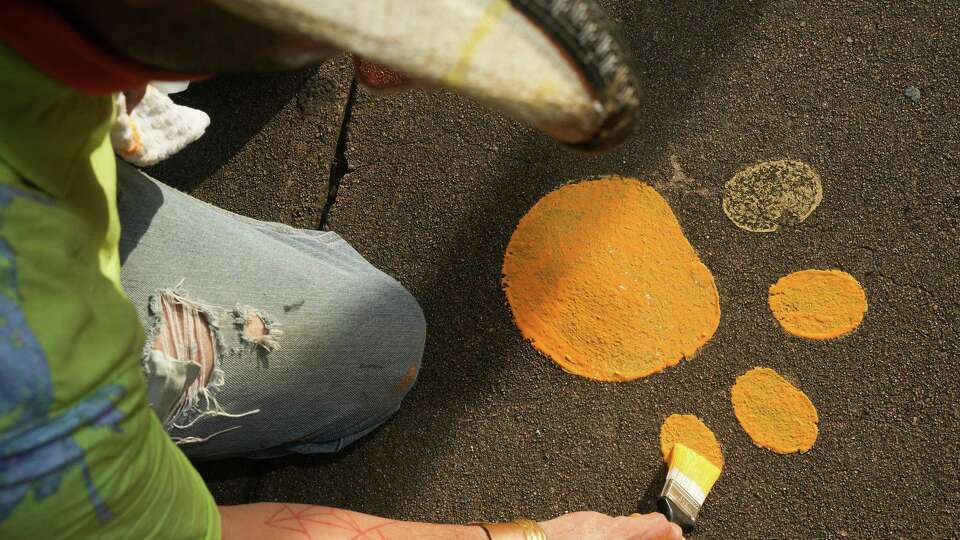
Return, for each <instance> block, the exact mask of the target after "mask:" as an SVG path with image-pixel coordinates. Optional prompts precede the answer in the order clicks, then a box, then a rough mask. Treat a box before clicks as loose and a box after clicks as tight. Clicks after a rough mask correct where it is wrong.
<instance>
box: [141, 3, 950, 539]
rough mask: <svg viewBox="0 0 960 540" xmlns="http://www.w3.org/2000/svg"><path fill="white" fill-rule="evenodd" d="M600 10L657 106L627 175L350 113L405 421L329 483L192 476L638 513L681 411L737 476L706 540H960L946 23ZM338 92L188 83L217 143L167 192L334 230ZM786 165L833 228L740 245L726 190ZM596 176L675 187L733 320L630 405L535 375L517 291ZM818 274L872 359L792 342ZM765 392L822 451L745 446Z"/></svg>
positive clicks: (334, 74)
mask: <svg viewBox="0 0 960 540" xmlns="http://www.w3.org/2000/svg"><path fill="white" fill-rule="evenodd" d="M604 4H605V5H606V6H607V7H608V9H609V10H610V12H611V13H612V14H613V15H614V16H615V18H616V19H617V20H618V21H619V22H620V24H621V25H622V26H623V28H624V33H625V36H626V39H627V40H628V41H629V43H630V44H631V45H632V47H633V50H634V51H635V52H636V58H637V65H638V68H639V70H640V73H641V81H642V84H643V90H644V105H643V111H642V121H641V125H640V126H639V129H638V131H637V133H636V135H635V137H634V138H632V139H631V140H629V141H628V142H627V143H626V144H624V145H623V146H622V147H619V148H617V149H615V150H614V151H612V152H609V153H606V154H602V155H584V154H580V153H576V152H573V151H569V150H566V149H563V148H562V147H560V146H558V145H556V144H554V143H553V142H551V141H550V140H549V139H548V138H546V137H545V136H543V135H541V134H539V133H537V132H536V131H534V130H532V129H530V128H528V127H525V126H522V125H520V124H518V123H516V122H514V121H512V120H509V119H506V118H504V117H502V116H501V115H499V114H497V113H494V112H490V111H487V110H485V109H483V108H482V107H480V106H478V105H475V104H473V103H471V102H468V101H466V100H464V99H461V98H459V97H457V96H453V95H451V94H449V93H446V92H420V91H418V92H408V93H403V94H399V95H391V96H374V95H370V94H368V93H367V92H365V91H363V90H361V91H360V92H358V94H357V96H356V100H355V102H354V104H353V108H352V117H351V119H350V122H349V123H348V124H349V137H348V138H347V140H346V143H347V144H346V146H345V147H344V148H342V149H341V150H342V152H340V154H339V158H340V163H341V165H342V164H343V160H344V159H345V160H346V161H345V163H346V164H347V168H346V169H345V170H346V174H344V175H343V178H342V183H341V186H340V191H339V196H338V199H337V203H336V205H335V206H334V207H333V211H332V214H331V220H330V226H331V229H332V230H334V231H337V232H338V233H340V234H341V235H343V236H344V237H345V238H347V239H348V240H349V241H350V242H351V243H352V244H353V245H354V246H355V247H356V248H357V249H358V250H359V251H360V253H361V254H363V255H364V256H365V257H366V258H368V259H369V260H370V261H371V262H373V263H374V264H375V265H377V266H378V267H380V268H382V269H383V270H384V271H386V272H388V273H389V274H391V275H393V276H395V277H397V279H399V280H400V281H401V282H402V283H403V284H404V285H405V286H407V287H408V288H409V289H410V290H411V291H412V293H413V294H414V295H415V296H416V297H417V298H418V299H419V301H420V303H421V305H422V307H423V309H424V312H425V314H426V318H427V321H428V335H427V344H426V353H425V357H424V367H423V369H422V371H421V373H420V378H419V382H418V383H417V385H416V386H415V388H414V390H413V391H412V393H411V394H410V396H409V397H408V399H407V401H406V402H405V404H404V407H403V408H402V410H401V411H400V413H399V414H398V415H397V416H396V417H395V418H394V419H393V420H391V421H390V422H389V423H388V424H387V425H386V426H384V427H383V428H382V429H380V430H378V431H377V432H375V433H374V434H373V435H371V436H370V437H369V438H367V439H366V440H364V441H362V442H361V443H359V444H357V445H356V446H355V447H353V448H351V449H349V450H347V451H345V452H343V453H342V454H339V455H337V456H334V457H295V458H285V459H278V460H271V461H246V460H231V461H225V462H219V463H206V464H201V465H200V470H201V472H202V473H203V474H204V476H205V478H206V479H207V481H208V483H209V484H210V486H211V489H212V490H213V492H214V495H215V496H216V497H217V499H218V500H219V501H220V502H222V503H239V502H248V501H291V502H303V503H315V504H326V505H337V506H344V507H347V508H350V509H353V510H358V511H365V512H371V513H376V514H381V515H386V516H389V517H392V518H399V519H413V520H429V521H435V520H436V521H445V522H466V521H476V520H498V519H511V518H514V517H517V516H528V517H532V518H539V519H543V518H548V517H552V516H555V515H557V514H559V513H562V512H569V511H574V510H587V509H589V510H596V511H600V512H606V513H612V514H627V513H631V512H634V511H636V510H637V509H638V508H640V509H645V510H648V509H649V505H650V501H651V498H652V495H653V494H654V493H655V492H656V490H658V489H659V487H660V486H659V483H660V481H661V480H660V479H661V478H662V474H663V467H662V465H661V461H660V454H659V448H658V441H657V434H658V431H659V426H660V423H661V421H662V420H663V418H664V417H666V416H667V415H669V414H672V413H686V414H696V415H698V416H699V417H701V418H702V419H703V420H704V421H705V422H706V424H707V425H708V426H710V427H711V428H712V429H713V430H714V432H715V433H716V434H717V437H718V439H719V440H720V443H721V444H722V446H723V451H724V454H725V458H726V467H725V469H724V471H723V475H722V476H721V478H720V480H719V482H718V484H717V486H716V487H715V488H714V491H713V492H712V493H711V494H710V496H709V497H708V499H707V502H706V505H705V507H704V509H703V512H702V514H701V518H700V528H699V529H698V530H697V532H696V533H695V535H694V536H693V537H694V538H703V539H708V538H710V539H753V538H756V539H761V538H762V539H771V538H785V539H795V538H796V539H801V538H802V539H812V538H864V539H880V538H911V539H912V538H958V537H960V467H958V464H960V361H958V354H960V346H958V341H960V340H958V336H957V332H958V327H960V301H958V295H957V292H956V291H957V290H958V287H960V272H958V270H960V254H958V249H960V13H958V8H957V6H956V3H954V2H950V1H929V2H889V3H888V2H884V3H880V2H870V3H865V2H839V1H825V0H817V1H805V2H800V1H782V2H773V1H763V0H756V1H745V0H744V1H732V2H724V3H716V2H700V1H693V0H689V1H657V2H628V1H608V2H604ZM881 4H882V5H881ZM350 78H351V67H350V65H349V62H347V61H346V60H345V59H343V58H340V59H337V60H336V61H333V62H331V63H328V64H327V65H324V66H321V67H320V68H317V69H310V70H303V71H300V72H296V73H293V74H285V75H263V74H262V75H255V76H231V77H223V78H219V79H214V80H211V81H208V82H205V83H200V84H195V85H194V86H193V87H192V88H191V89H190V90H189V91H188V92H187V93H186V94H184V95H182V96H181V97H180V98H178V101H180V102H181V103H185V104H188V105H192V106H197V107H199V108H201V109H203V110H205V111H207V112H209V113H210V115H211V117H212V121H213V123H212V125H211V128H210V130H209V132H208V134H207V135H206V136H205V137H204V139H202V140H200V141H198V142H197V143H195V144H194V145H193V146H191V147H190V148H188V149H187V150H185V151H184V152H183V153H182V154H180V155H178V156H176V157H174V158H173V159H171V160H169V161H167V162H165V163H164V164H162V165H160V166H158V167H154V168H153V169H151V171H150V172H151V173H152V174H154V175H156V176H158V177H159V178H161V179H163V180H165V181H167V182H169V183H171V184H173V185H175V186H177V187H179V188H181V189H184V190H186V191H189V192H191V193H193V194H194V195H196V196H198V197H200V198H202V199H204V200H207V201H209V202H212V203H215V204H218V205H221V206H224V207H226V208H228V209H230V210H233V211H236V212H240V213H243V214H246V215H250V216H253V217H256V218H260V219H270V220H276V221H283V222H286V223H289V224H291V225H295V226H299V227H316V226H318V225H319V216H320V211H321V208H322V206H323V202H324V200H325V198H326V186H327V182H328V179H329V177H330V169H331V163H332V162H334V161H335V158H337V157H338V154H337V152H336V143H337V139H338V134H339V133H340V130H341V119H342V115H343V111H344V104H345V102H346V96H347V89H348V88H349V85H350ZM780 158H789V159H797V160H801V161H804V162H806V163H808V164H810V165H811V166H813V167H814V168H815V169H816V170H817V172H818V173H819V174H820V176H821V179H822V182H823V201H822V203H821V204H820V206H819V208H818V209H817V210H816V211H815V212H814V213H813V214H812V215H811V216H810V217H809V218H808V219H807V220H806V221H804V222H803V223H801V224H798V225H795V226H790V227H786V228H782V229H781V230H780V231H778V232H776V233H772V234H756V233H749V232H746V231H744V230H741V229H739V228H737V227H736V226H735V225H734V224H733V223H731V222H730V221H729V220H728V219H727V217H726V216H725V215H724V213H723V211H722V209H721V195H722V189H723V185H724V183H725V182H726V181H727V180H729V179H730V178H731V177H732V176H733V175H734V174H735V173H736V172H737V171H739V170H741V169H743V168H744V167H747V166H749V165H752V164H754V163H756V162H758V161H761V160H769V159H780ZM343 170H344V169H342V168H341V172H342V171H343ZM598 174H620V175H624V176H633V177H636V178H639V179H642V180H644V181H647V182H649V183H651V184H653V185H655V186H656V187H658V189H659V190H660V192H661V193H662V194H663V195H664V196H665V197H666V199H667V200H668V201H669V203H670V204H671V206H672V207H673V209H674V211H675V213H676V215H677V217H678V219H679V221H680V223H681V225H682V226H683V228H684V231H685V232H686V235H687V237H688V238H689V240H690V241H691V243H692V244H693V245H694V246H695V248H696V249H697V250H698V252H699V253H700V256H701V258H702V260H703V261H704V263H705V264H706V265H707V266H708V267H709V268H710V269H711V270H712V271H713V274H714V277H715V279H716V283H717V287H718V289H719V292H720V299H721V322H720V327H719V329H718V331H717V333H716V335H715V336H714V337H713V339H712V340H711V342H710V343H709V344H708V345H707V346H706V347H705V348H704V349H703V350H702V351H701V352H700V354H699V355H698V356H697V357H696V358H695V359H693V360H691V361H689V362H683V363H681V364H680V365H679V366H677V367H673V368H670V369H668V370H666V371H664V372H662V373H660V374H657V375H654V376H652V377H649V378H646V379H642V380H640V381H636V382H632V383H598V382H594V381H589V380H585V379H580V378H577V377H574V376H572V375H569V374H567V373H564V372H562V371H561V370H560V369H559V368H557V367H556V366H554V365H553V364H552V363H551V362H550V361H549V360H547V359H546V358H544V357H542V356H540V355H539V354H537V353H536V352H535V351H534V349H533V348H532V347H531V346H530V345H529V344H527V343H525V342H524V341H523V340H522V338H521V336H520V334H519V332H518V331H517V329H516V328H515V326H514V324H513V322H512V320H511V317H510V310H509V307H508V306H507V305H506V300H505V298H504V295H503V292H502V290H501V287H500V283H499V280H500V269H501V264H502V258H503V253H504V249H505V248H506V245H507V242H508V241H509V239H510V234H511V233H512V231H513V229H514V227H515V225H516V223H517V221H518V220H519V219H520V217H521V216H522V215H523V214H524V213H525V212H526V211H527V210H528V209H529V208H530V207H531V206H532V205H533V204H534V203H535V202H536V201H537V200H538V199H539V198H540V197H542V196H543V195H544V194H546V193H548V192H550V191H551V190H553V189H555V188H556V187H557V186H559V185H561V184H562V183H564V182H567V181H570V180H575V179H578V178H584V177H589V176H595V175H598ZM805 268H839V269H842V270H844V271H846V272H849V273H850V274H852V275H853V276H855V277H856V278H857V279H858V280H859V281H860V282H861V283H862V284H863V286H864V287H865V289H866V292H867V296H868V301H869V311H868V313H867V316H866V319H865V320H864V323H863V325H862V326H861V327H860V328H859V330H858V331H856V332H855V333H853V334H852V335H849V336H847V337H845V338H842V339H840V340H837V341H827V342H816V341H807V340H803V339H799V338H795V337H791V336H789V335H787V334H786V333H784V332H783V331H782V330H781V329H780V328H779V326H778V325H777V323H776V321H775V320H774V319H773V317H772V316H771V315H770V312H769V310H768V308H767V305H766V293H767V288H768V287H769V286H770V285H771V284H772V283H773V282H775V281H776V280H777V279H778V278H779V277H781V276H783V275H785V274H787V273H790V272H793V271H796V270H800V269H805ZM754 366H767V367H771V368H774V369H776V370H777V371H778V372H780V373H781V374H783V375H784V376H785V377H787V378H788V379H790V380H791V381H793V382H794V383H795V384H796V385H797V386H798V387H799V388H801V389H802V390H803V391H804V392H806V394H807V395H808V396H809V397H810V399H811V400H812V401H813V403H814V404H815V406H816V408H817V411H818V413H819V416H820V434H819V438H818V439H817V441H816V444H815V445H814V447H813V448H812V450H810V451H809V452H808V453H806V454H796V455H788V456H783V455H778V454H774V453H772V452H770V451H768V450H765V449H762V448H759V447H756V446H754V445H753V444H752V443H751V441H750V439H749V438H748V437H747V435H746V434H745V433H744V432H743V430H742V429H741V428H740V426H739V424H738V423H737V421H736V418H735V417H734V415H733V411H732V408H731V405H730V395H729V391H730V387H731V385H732V384H733V382H734V380H735V378H736V377H737V376H738V375H740V374H742V373H743V372H745V371H746V370H748V369H750V368H752V367H754Z"/></svg>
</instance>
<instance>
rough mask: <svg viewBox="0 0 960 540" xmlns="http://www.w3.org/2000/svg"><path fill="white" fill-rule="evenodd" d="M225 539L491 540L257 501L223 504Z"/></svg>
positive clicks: (472, 530) (456, 528) (463, 530)
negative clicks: (232, 504)
mask: <svg viewBox="0 0 960 540" xmlns="http://www.w3.org/2000/svg"><path fill="white" fill-rule="evenodd" d="M220 517H221V518H222V522H223V525H222V527H223V539H224V540H247V539H250V540H341V539H342V540H407V539H410V540H414V539H437V540H441V539H443V540H448V539H449V540H486V539H487V535H486V533H484V532H483V529H481V528H480V527H476V526H466V525H435V524H432V523H414V522H409V521H394V520H390V519H384V518H381V517H376V516H371V515H368V514H361V513H358V512H351V511H349V510H342V509H340V508H330V507H327V506H311V505H308V504H288V503H255V504H244V505H239V506H221V507H220Z"/></svg>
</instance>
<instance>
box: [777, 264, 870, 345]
mask: <svg viewBox="0 0 960 540" xmlns="http://www.w3.org/2000/svg"><path fill="white" fill-rule="evenodd" d="M767 300H768V302H769V304H770V311H772V312H773V316H774V317H775V318H776V319H777V322H779V323H780V326H781V327H783V329H784V330H785V331H786V332H787V333H790V334H793V335H795V336H799V337H804V338H809V339H832V338H836V337H840V336H843V335H845V334H849V333H850V332H852V331H854V330H856V328H857V327H858V326H860V323H861V322H862V321H863V317H864V315H865V314H866V312H867V294H866V293H865V292H864V290H863V287H861V286H860V283H859V282H858V281H857V280H856V279H855V278H854V277H853V276H851V275H850V274H848V273H846V272H841V271H839V270H802V271H800V272H794V273H792V274H789V275H787V276H784V277H782V278H780V279H779V280H778V281H777V282H776V283H774V284H773V285H772V286H771V287H770V292H769V295H768V298H767Z"/></svg>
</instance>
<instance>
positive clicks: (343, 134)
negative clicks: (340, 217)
mask: <svg viewBox="0 0 960 540" xmlns="http://www.w3.org/2000/svg"><path fill="white" fill-rule="evenodd" d="M356 100H357V78H356V76H354V77H353V79H352V80H351V81H350V91H349V92H348V93H347V101H346V103H345V104H344V106H343V116H342V117H341V118H340V133H339V134H338V135H337V146H336V149H335V150H334V152H333V159H332V160H331V161H330V178H329V179H328V180H327V200H326V202H325V203H324V205H323V211H322V212H321V213H320V225H319V226H318V227H317V228H318V229H319V230H321V231H326V230H328V229H327V225H328V222H329V220H330V211H331V210H333V205H334V204H335V203H336V202H337V192H339V191H340V181H341V180H343V177H344V176H346V175H348V174H350V173H351V172H352V171H353V169H351V168H350V163H349V162H348V161H347V139H348V137H349V136H350V119H351V118H352V117H353V105H354V103H355V102H356Z"/></svg>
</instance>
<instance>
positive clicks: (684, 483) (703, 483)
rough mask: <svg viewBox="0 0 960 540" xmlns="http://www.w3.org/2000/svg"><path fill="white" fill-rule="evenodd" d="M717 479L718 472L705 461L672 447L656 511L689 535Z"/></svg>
mask: <svg viewBox="0 0 960 540" xmlns="http://www.w3.org/2000/svg"><path fill="white" fill-rule="evenodd" d="M719 477H720V469H719V468H717V466H716V465H714V464H713V463H710V461H709V460H707V458H705V457H703V456H701V455H700V454H698V453H696V452H694V451H693V450H691V449H690V448H688V447H686V446H684V445H682V444H680V443H677V444H675V445H673V450H671V451H670V468H669V470H668V471H667V481H666V482H665V483H664V484H663V490H662V491H661V492H660V498H659V499H657V510H658V511H659V512H660V513H662V514H663V515H665V516H667V520H669V521H671V522H673V523H676V524H677V525H679V526H680V528H681V529H683V532H684V533H688V532H690V531H691V530H693V526H694V524H695V523H696V522H697V515H698V514H699V513H700V507H701V506H703V501H704V499H706V498H707V494H708V493H709V492H710V488H712V487H713V484H714V483H716V481H717V478H719Z"/></svg>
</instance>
